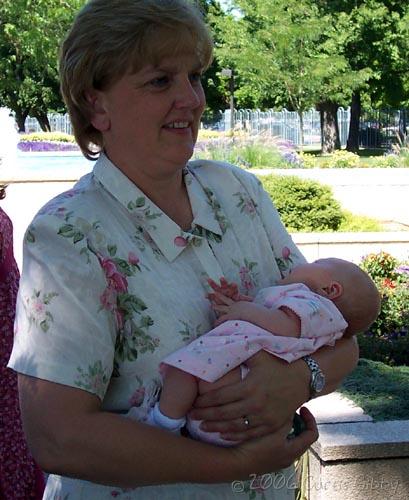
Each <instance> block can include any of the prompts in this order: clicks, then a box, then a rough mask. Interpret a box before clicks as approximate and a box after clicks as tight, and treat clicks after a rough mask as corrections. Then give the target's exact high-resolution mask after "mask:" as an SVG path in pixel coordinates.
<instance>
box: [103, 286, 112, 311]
mask: <svg viewBox="0 0 409 500" xmlns="http://www.w3.org/2000/svg"><path fill="white" fill-rule="evenodd" d="M99 300H100V301H101V304H102V307H103V308H104V309H107V310H108V311H113V310H114V307H115V304H116V292H115V290H114V289H112V288H105V290H104V293H103V294H102V295H101V297H100V299H99Z"/></svg>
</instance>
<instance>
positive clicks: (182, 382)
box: [159, 366, 198, 418]
mask: <svg viewBox="0 0 409 500" xmlns="http://www.w3.org/2000/svg"><path fill="white" fill-rule="evenodd" d="M197 393H198V384H197V379H196V377H194V376H193V375H191V374H190V373H187V372H184V371H182V370H179V369H178V368H175V367H173V366H166V369H165V372H164V380H163V388H162V392H161V396H160V401H159V409H160V411H161V412H162V413H163V414H164V415H166V416H167V417H170V418H181V417H184V416H185V415H186V413H187V412H188V411H189V410H190V409H191V408H192V406H193V402H194V400H195V399H196V396H197Z"/></svg>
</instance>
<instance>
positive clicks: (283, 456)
mask: <svg viewBox="0 0 409 500" xmlns="http://www.w3.org/2000/svg"><path fill="white" fill-rule="evenodd" d="M300 414H301V416H302V418H303V420H304V422H305V424H306V429H305V430H304V431H303V432H302V433H301V434H300V435H299V436H297V437H295V438H292V439H288V437H287V436H288V433H289V431H290V428H291V422H287V423H286V424H285V425H283V426H282V427H280V428H279V429H277V431H276V432H274V433H273V434H268V435H267V436H264V437H262V438H258V439H252V440H250V441H246V442H243V443H241V444H240V445H238V446H235V447H233V448H230V449H231V450H232V452H233V454H234V455H235V458H236V459H237V460H238V461H239V466H238V467H239V469H240V468H242V470H243V475H242V476H240V477H241V478H242V479H248V478H249V477H250V476H251V475H253V474H255V473H256V471H257V474H265V473H270V472H275V471H278V470H280V469H284V468H286V467H289V466H290V465H291V464H292V463H293V462H294V460H296V459H297V458H298V457H300V456H301V455H302V454H303V453H304V452H305V451H307V449H308V448H309V447H310V446H311V444H312V443H314V441H316V440H317V439H318V430H317V424H316V422H315V419H314V417H313V416H312V414H311V413H310V412H309V411H308V410H307V408H301V410H300ZM240 463H241V465H240Z"/></svg>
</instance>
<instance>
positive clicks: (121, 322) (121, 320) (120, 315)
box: [115, 309, 125, 330]
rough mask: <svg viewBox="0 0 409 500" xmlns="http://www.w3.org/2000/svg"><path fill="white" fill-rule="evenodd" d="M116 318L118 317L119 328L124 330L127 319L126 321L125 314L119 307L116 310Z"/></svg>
mask: <svg viewBox="0 0 409 500" xmlns="http://www.w3.org/2000/svg"><path fill="white" fill-rule="evenodd" d="M115 319H116V324H117V325H118V328H119V329H120V330H122V328H123V327H124V324H125V321H124V314H123V312H122V311H121V310H120V309H117V310H116V311H115Z"/></svg>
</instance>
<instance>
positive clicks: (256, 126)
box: [26, 108, 409, 148]
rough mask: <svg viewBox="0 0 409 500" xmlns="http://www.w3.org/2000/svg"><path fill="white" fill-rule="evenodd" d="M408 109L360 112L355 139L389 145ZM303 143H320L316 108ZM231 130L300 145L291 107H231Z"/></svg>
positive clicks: (342, 121) (55, 124) (31, 127)
mask: <svg viewBox="0 0 409 500" xmlns="http://www.w3.org/2000/svg"><path fill="white" fill-rule="evenodd" d="M350 116H351V112H350V108H347V109H344V108H339V109H338V126H339V133H340V140H341V146H343V147H344V146H346V143H347V139H348V132H349V122H350ZM216 117H217V118H216V119H215V120H214V121H208V122H206V123H203V124H202V126H203V127H204V128H212V129H217V130H220V131H228V130H230V128H231V120H230V110H229V109H227V110H225V111H219V113H217V114H216ZM48 119H49V122H50V126H51V130H52V131H59V132H65V133H67V134H72V126H71V123H70V120H69V117H68V115H59V114H49V115H48ZM408 121H409V113H408V110H404V109H403V110H382V111H371V112H364V113H362V116H361V123H360V132H359V142H360V146H362V147H370V148H376V147H382V148H386V147H389V146H390V144H391V142H393V141H395V140H396V136H397V134H398V133H400V134H401V136H402V134H403V135H404V134H407V133H408V127H407V124H408ZM303 122H304V124H303V131H304V145H305V146H309V145H317V146H318V147H319V146H320V144H321V123H320V114H319V112H318V111H316V110H313V109H312V110H310V111H307V112H305V113H303ZM234 128H235V130H244V131H247V132H248V133H250V134H252V135H261V134H263V135H269V136H276V137H281V138H283V139H286V140H289V141H291V142H292V143H294V144H295V145H297V146H300V145H301V131H300V119H299V116H298V113H297V112H295V111H288V110H286V109H283V110H281V111H274V110H272V109H269V110H266V111H260V110H259V109H255V110H252V109H238V110H235V111H234ZM26 130H27V132H39V131H41V128H40V125H39V124H38V122H37V120H36V119H35V118H27V120H26Z"/></svg>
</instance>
